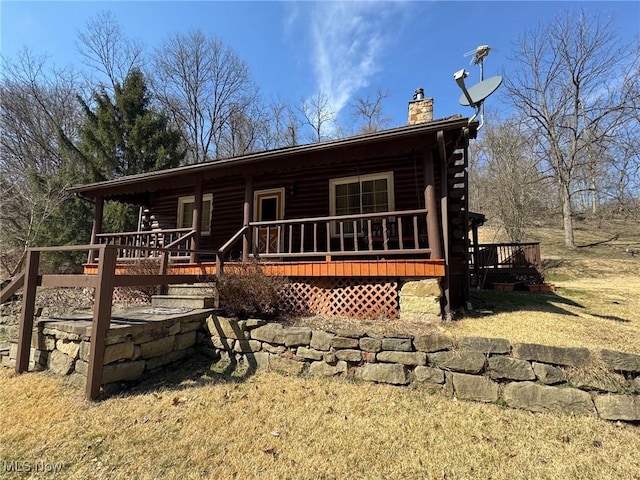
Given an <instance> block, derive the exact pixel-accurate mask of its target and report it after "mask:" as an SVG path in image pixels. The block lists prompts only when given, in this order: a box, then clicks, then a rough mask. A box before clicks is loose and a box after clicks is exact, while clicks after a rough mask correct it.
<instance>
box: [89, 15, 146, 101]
mask: <svg viewBox="0 0 640 480" xmlns="http://www.w3.org/2000/svg"><path fill="white" fill-rule="evenodd" d="M77 48H78V52H79V53H80V56H81V57H82V61H83V63H84V64H85V65H87V66H88V67H90V68H91V69H93V70H95V71H97V72H99V73H101V74H103V75H105V76H106V78H107V79H108V81H109V87H110V88H111V89H112V90H113V88H115V85H116V84H117V83H120V84H122V83H123V82H124V79H125V78H127V76H128V75H129V73H130V72H131V71H132V70H133V69H134V68H142V66H143V64H144V59H143V47H142V45H141V44H140V43H138V42H136V41H133V40H131V39H129V38H127V37H126V36H125V35H124V34H123V32H122V30H121V28H120V25H119V24H118V21H117V20H116V18H115V17H114V15H113V13H111V12H108V11H106V12H105V11H103V12H99V13H98V14H97V15H96V16H95V17H94V18H92V19H90V20H89V21H87V24H86V26H85V30H84V31H82V32H79V33H78V42H77Z"/></svg>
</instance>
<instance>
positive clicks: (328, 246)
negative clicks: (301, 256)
mask: <svg viewBox="0 0 640 480" xmlns="http://www.w3.org/2000/svg"><path fill="white" fill-rule="evenodd" d="M327 253H331V222H327Z"/></svg>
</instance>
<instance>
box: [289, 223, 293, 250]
mask: <svg viewBox="0 0 640 480" xmlns="http://www.w3.org/2000/svg"><path fill="white" fill-rule="evenodd" d="M289 253H293V223H292V224H290V225H289Z"/></svg>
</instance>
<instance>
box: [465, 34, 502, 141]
mask: <svg viewBox="0 0 640 480" xmlns="http://www.w3.org/2000/svg"><path fill="white" fill-rule="evenodd" d="M490 50H491V48H490V47H489V46H488V45H480V46H479V47H478V48H476V50H475V56H474V58H473V60H471V63H472V64H474V65H480V82H479V83H476V84H475V85H473V86H472V87H471V88H469V89H467V87H466V85H465V83H464V79H465V78H467V77H468V76H469V72H467V71H466V70H465V69H464V68H463V69H462V70H458V71H457V72H456V73H454V74H453V78H454V79H455V81H456V83H457V84H458V87H460V90H462V95H461V96H460V99H459V102H460V105H463V106H469V107H473V108H475V109H476V113H474V114H473V117H471V118H470V119H469V123H471V122H473V121H474V120H475V118H476V117H477V116H478V114H479V115H480V124H479V125H478V130H480V129H481V128H482V127H483V125H484V101H485V99H486V98H487V97H488V96H489V95H491V94H492V93H493V92H495V91H496V90H497V89H498V88H499V87H500V85H502V77H501V76H499V75H497V76H495V77H491V78H488V79H487V80H485V79H484V59H485V58H486V57H487V55H489V51H490ZM471 53H474V51H471V52H468V53H467V54H465V56H466V55H469V54H471Z"/></svg>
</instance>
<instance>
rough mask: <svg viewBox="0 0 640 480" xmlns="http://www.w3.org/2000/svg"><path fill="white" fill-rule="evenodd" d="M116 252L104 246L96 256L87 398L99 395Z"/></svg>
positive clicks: (91, 398)
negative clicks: (96, 268)
mask: <svg viewBox="0 0 640 480" xmlns="http://www.w3.org/2000/svg"><path fill="white" fill-rule="evenodd" d="M117 254H118V251H117V249H115V248H109V247H106V248H102V249H101V250H100V256H99V258H98V276H97V288H96V290H95V298H94V301H93V321H92V323H91V347H90V350H89V370H88V372H87V386H86V395H87V398H88V399H89V400H96V399H97V398H98V397H99V396H100V387H101V386H102V373H103V369H104V365H103V364H104V349H105V339H106V337H107V330H109V325H110V323H111V302H112V298H113V287H114V278H115V270H116V256H117Z"/></svg>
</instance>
